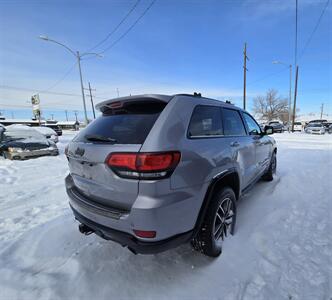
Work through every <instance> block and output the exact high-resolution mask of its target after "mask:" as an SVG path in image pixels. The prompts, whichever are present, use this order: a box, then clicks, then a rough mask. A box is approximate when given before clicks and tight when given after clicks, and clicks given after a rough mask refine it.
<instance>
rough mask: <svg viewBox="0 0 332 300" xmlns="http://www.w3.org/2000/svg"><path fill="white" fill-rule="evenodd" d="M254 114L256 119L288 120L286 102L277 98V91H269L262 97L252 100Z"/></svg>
mask: <svg viewBox="0 0 332 300" xmlns="http://www.w3.org/2000/svg"><path fill="white" fill-rule="evenodd" d="M254 113H255V115H256V116H257V117H259V118H261V119H264V120H267V121H271V120H276V119H277V120H278V119H279V120H281V121H286V120H288V100H287V99H286V98H281V97H280V96H278V91H276V90H274V89H270V90H268V91H267V92H266V95H264V96H257V97H256V98H254Z"/></svg>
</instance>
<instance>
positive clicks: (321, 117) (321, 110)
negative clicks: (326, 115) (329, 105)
mask: <svg viewBox="0 0 332 300" xmlns="http://www.w3.org/2000/svg"><path fill="white" fill-rule="evenodd" d="M323 112H324V103H322V105H321V107H320V119H321V120H322V119H323Z"/></svg>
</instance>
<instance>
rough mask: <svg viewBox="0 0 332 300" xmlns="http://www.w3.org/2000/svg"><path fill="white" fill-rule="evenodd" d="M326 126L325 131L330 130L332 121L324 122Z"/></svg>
mask: <svg viewBox="0 0 332 300" xmlns="http://www.w3.org/2000/svg"><path fill="white" fill-rule="evenodd" d="M322 124H323V125H324V127H325V131H328V130H329V127H330V126H331V125H332V122H323V123H322Z"/></svg>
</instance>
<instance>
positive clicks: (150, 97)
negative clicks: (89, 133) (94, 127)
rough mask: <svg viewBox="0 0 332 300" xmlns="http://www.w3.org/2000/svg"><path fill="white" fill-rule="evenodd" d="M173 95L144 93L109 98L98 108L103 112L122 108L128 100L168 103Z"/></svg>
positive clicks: (99, 104) (98, 105) (97, 106)
mask: <svg viewBox="0 0 332 300" xmlns="http://www.w3.org/2000/svg"><path fill="white" fill-rule="evenodd" d="M172 98H173V96H168V95H158V94H144V95H135V96H126V97H119V98H113V99H109V100H106V101H103V102H100V103H98V104H97V105H96V109H98V110H100V111H101V112H103V111H105V110H107V109H113V108H121V107H123V106H124V105H125V104H126V103H128V102H136V101H137V102H154V101H157V102H165V103H168V102H169V101H170V100H171V99H172Z"/></svg>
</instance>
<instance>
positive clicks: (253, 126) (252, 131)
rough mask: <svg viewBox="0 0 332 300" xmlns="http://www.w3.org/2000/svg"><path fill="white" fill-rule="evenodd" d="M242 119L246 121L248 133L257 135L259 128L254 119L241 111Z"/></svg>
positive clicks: (259, 131)
mask: <svg viewBox="0 0 332 300" xmlns="http://www.w3.org/2000/svg"><path fill="white" fill-rule="evenodd" d="M243 116H244V120H245V122H246V123H247V126H248V128H249V134H250V135H257V134H260V133H261V129H260V128H259V126H258V124H257V123H256V121H255V120H254V119H253V117H252V116H250V115H248V114H247V113H243Z"/></svg>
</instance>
